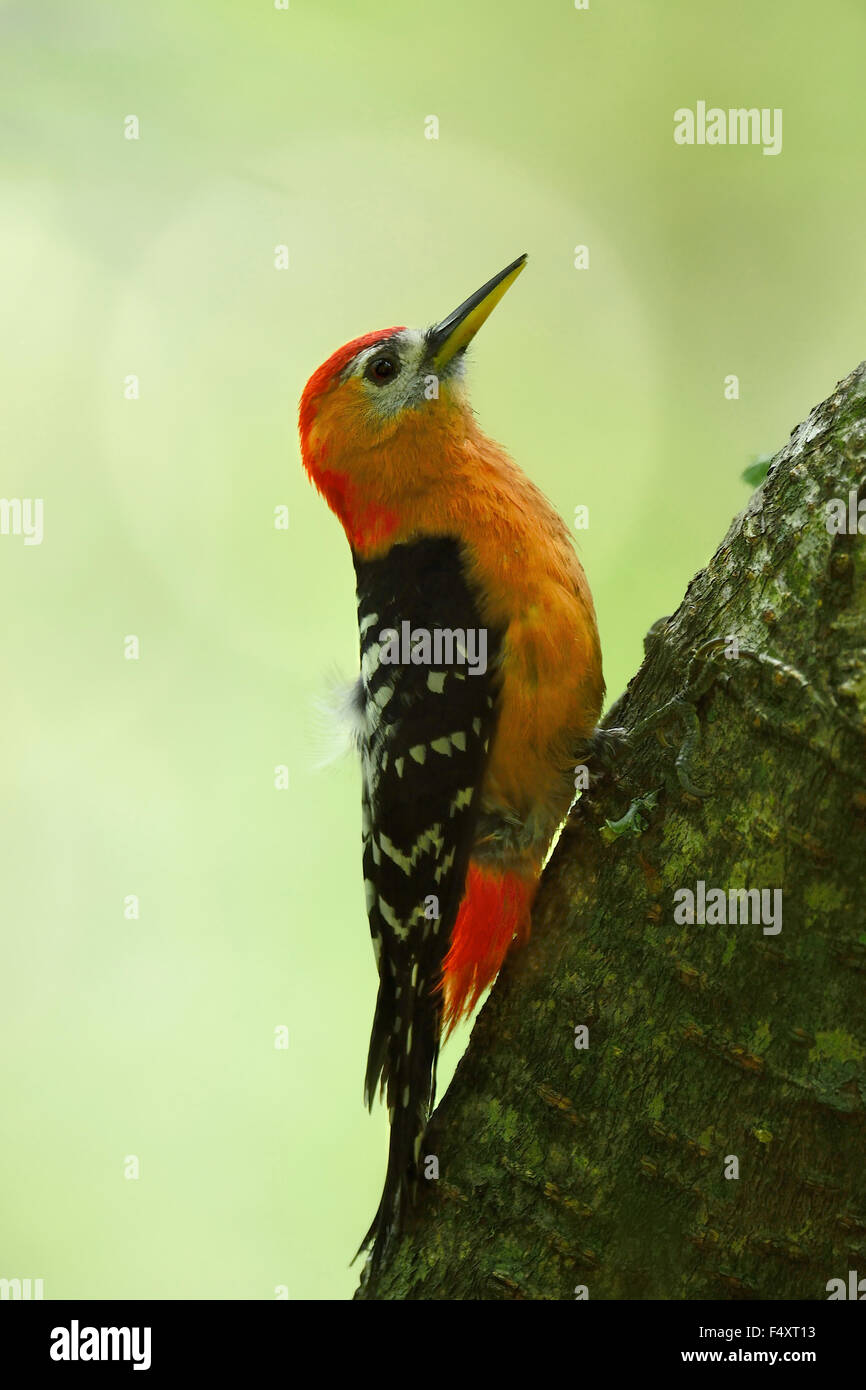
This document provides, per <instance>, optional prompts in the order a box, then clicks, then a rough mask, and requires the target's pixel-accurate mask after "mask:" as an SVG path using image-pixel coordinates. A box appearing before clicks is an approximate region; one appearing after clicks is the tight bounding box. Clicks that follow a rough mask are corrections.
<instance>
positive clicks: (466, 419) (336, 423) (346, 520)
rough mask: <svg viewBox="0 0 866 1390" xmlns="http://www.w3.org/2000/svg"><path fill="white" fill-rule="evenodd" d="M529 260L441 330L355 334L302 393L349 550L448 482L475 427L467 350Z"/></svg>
mask: <svg viewBox="0 0 866 1390" xmlns="http://www.w3.org/2000/svg"><path fill="white" fill-rule="evenodd" d="M525 264H526V256H525V255H523V256H520V257H518V259H517V260H516V261H513V262H512V263H511V265H508V266H506V267H505V269H504V270H502V271H500V272H499V274H498V275H494V277H493V279H492V280H488V281H487V283H486V284H484V285H482V286H481V289H480V290H477V291H476V292H475V294H473V295H470V297H469V298H468V299H466V300H464V302H463V303H462V304H461V305H460V306H459V307H458V308H457V309H455V310H454V312H453V313H451V314H449V315H448V317H447V318H445V319H443V320H442V322H441V323H437V324H436V325H435V326H434V327H433V328H428V329H427V330H426V331H424V330H420V329H413V328H386V329H382V330H380V331H379V332H376V333H367V334H365V335H364V336H363V337H362V338H355V339H354V340H353V341H352V342H350V343H346V344H345V346H344V347H341V348H339V349H338V351H337V352H335V353H333V354H332V355H331V356H330V357H329V358H328V360H327V361H326V362H324V363H323V364H322V366H321V367H319V368H318V370H317V371H315V372H314V373H313V375H312V376H311V377H310V380H309V381H308V382H307V385H306V386H305V388H304V393H303V395H302V397H301V406H300V414H299V426H300V436H301V457H302V459H303V463H304V468H305V469H306V471H307V473H308V474H309V476H310V478H311V479H312V480H313V482H314V483H315V485H316V487H317V488H318V489H319V491H320V492H321V493H322V495H323V496H324V498H325V500H326V501H327V502H328V505H329V506H330V507H331V509H332V510H333V511H334V512H335V513H336V514H337V516H338V517H339V518H340V520H341V521H342V523H343V526H344V527H345V530H346V534H347V536H348V537H349V541H350V543H351V544H353V545H356V546H360V547H363V548H364V549H371V548H375V547H376V546H377V545H378V544H380V543H384V542H385V541H386V540H387V539H388V538H389V537H391V536H393V534H394V532H395V530H396V529H397V526H398V522H399V516H400V510H401V506H402V505H403V503H404V502H405V501H406V499H407V498H411V497H412V496H415V497H416V498H417V497H420V496H421V495H422V494H423V493H424V491H425V490H426V488H427V487H428V486H429V485H430V484H431V482H432V483H435V482H436V481H437V480H440V481H441V479H442V477H443V473H444V472H446V471H447V469H448V464H449V460H450V459H453V458H454V457H455V450H456V451H457V452H458V454H459V450H460V447H461V442H462V440H463V439H464V438H465V437H466V434H467V432H468V431H470V430H471V429H472V428H473V421H472V414H471V411H470V409H469V405H468V402H467V400H466V395H465V391H464V387H463V376H464V365H465V352H466V348H467V346H468V345H469V343H470V341H471V340H472V338H473V337H474V336H475V334H476V333H477V332H478V329H479V328H480V327H481V325H482V323H483V322H484V320H485V319H486V318H487V317H488V315H489V314H490V312H491V311H492V310H493V308H494V307H495V306H496V305H497V304H498V303H499V300H500V299H501V298H502V296H503V295H504V294H505V291H506V290H507V289H508V288H509V286H511V285H512V284H513V283H514V281H515V280H516V279H517V277H518V275H519V274H520V272H521V271H522V269H523V267H524V265H525Z"/></svg>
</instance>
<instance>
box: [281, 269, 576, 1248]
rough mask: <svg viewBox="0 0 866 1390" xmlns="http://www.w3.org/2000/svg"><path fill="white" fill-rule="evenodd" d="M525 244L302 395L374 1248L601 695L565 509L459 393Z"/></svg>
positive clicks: (515, 931) (406, 1199)
mask: <svg viewBox="0 0 866 1390" xmlns="http://www.w3.org/2000/svg"><path fill="white" fill-rule="evenodd" d="M525 264H526V256H525V255H522V256H520V257H518V259H517V260H516V261H513V262H512V264H511V265H508V266H506V267H505V269H504V270H502V271H501V272H500V273H499V274H498V275H495V276H494V277H493V278H492V279H491V280H488V281H487V283H486V284H484V285H482V287H481V289H479V290H478V291H477V292H476V293H475V294H473V295H471V296H470V297H469V298H468V299H467V300H465V301H464V302H463V303H462V304H461V305H460V306H459V307H458V308H457V309H455V310H454V312H453V313H451V314H449V315H448V317H447V318H445V319H443V320H442V321H441V322H440V323H438V324H436V325H435V326H434V327H433V328H429V329H427V330H426V331H420V330H415V329H410V328H405V327H396V328H385V329H381V330H379V331H378V332H374V333H367V334H365V335H364V336H363V337H360V338H355V339H354V340H353V341H352V342H349V343H347V344H346V345H345V346H344V347H342V348H340V349H339V350H338V351H337V352H335V353H334V354H333V355H332V356H331V357H329V358H328V360H327V361H326V362H325V363H324V364H323V365H322V366H321V367H319V369H318V370H317V371H316V372H314V373H313V375H312V377H311V378H310V380H309V381H308V383H307V385H306V387H305V389H304V392H303V395H302V398H301V404H300V412H299V432H300V440H301V456H302V461H303V465H304V468H305V470H306V472H307V474H308V475H309V477H310V479H311V480H312V482H313V483H314V484H315V486H316V488H317V489H318V490H319V492H320V493H321V494H322V496H323V497H324V498H325V501H326V502H327V503H328V505H329V506H330V508H331V509H332V511H333V512H334V513H335V514H336V516H337V517H338V518H339V520H340V521H341V523H342V525H343V528H344V530H345V532H346V536H347V538H348V541H349V545H350V547H351V551H352V558H353V561H354V566H355V575H356V581H357V601H358V630H359V636H360V668H361V669H360V676H359V677H358V680H357V683H356V684H355V685H354V686H353V688H352V692H351V697H350V712H351V717H352V721H353V730H354V738H355V742H356V744H357V748H358V751H359V754H360V762H361V770H362V838H363V871H364V885H365V891H366V900H367V914H368V917H369V924H370V932H371V936H372V941H373V948H374V953H375V957H376V964H377V967H378V976H379V985H378V996H377V1000H376V1011H375V1016H374V1020H373V1028H372V1033H371V1037H370V1048H369V1054H368V1060H367V1071H366V1081H365V1098H366V1102H367V1105H368V1107H370V1108H372V1104H373V1101H374V1099H375V1094H376V1090H377V1088H380V1089H381V1092H382V1093H383V1094H384V1095H385V1097H386V1100H387V1106H388V1111H389V1117H390V1123H391V1130H390V1143H389V1153H388V1167H387V1173H386V1178H385V1186H384V1190H383V1193H382V1199H381V1201H380V1204H379V1208H378V1211H377V1213H376V1216H375V1218H374V1220H373V1223H372V1225H371V1227H370V1230H369V1231H368V1232H367V1235H366V1237H365V1239H364V1241H363V1242H362V1244H361V1250H366V1249H369V1247H370V1245H371V1244H372V1246H373V1251H372V1258H373V1262H374V1267H377V1266H378V1263H379V1262H380V1260H381V1257H382V1255H383V1253H384V1251H385V1250H386V1249H387V1248H388V1246H389V1245H390V1243H391V1241H392V1240H393V1239H394V1238H395V1237H396V1236H397V1235H398V1234H399V1232H400V1231H401V1229H402V1228H403V1225H404V1221H405V1216H406V1213H407V1209H408V1206H409V1204H410V1203H411V1200H412V1196H413V1194H414V1190H415V1186H416V1182H417V1177H418V1164H419V1157H420V1148H421V1143H422V1139H423V1135H424V1130H425V1128H426V1124H427V1120H428V1117H429V1114H430V1111H431V1109H432V1106H433V1102H434V1097H435V1078H436V1062H437V1058H438V1053H439V1046H440V1042H441V1040H442V1038H443V1035H445V1036H447V1034H448V1032H450V1030H451V1029H452V1028H453V1027H454V1025H455V1023H456V1022H457V1020H458V1019H460V1018H461V1017H464V1016H466V1015H468V1014H469V1013H470V1012H471V1010H472V1009H473V1008H474V1006H475V1004H476V1003H477V1002H478V1000H479V998H480V996H481V994H482V993H483V991H484V990H485V989H486V987H487V986H488V985H490V984H492V982H493V981H494V980H495V978H496V975H497V973H498V971H499V969H500V966H501V965H502V962H503V960H504V958H505V955H506V953H507V952H508V950H509V948H510V947H511V945H512V943H522V942H525V941H526V940H527V938H528V936H529V930H530V913H531V908H532V902H533V898H534V895H535V891H536V887H537V884H538V879H539V875H540V873H541V868H542V865H543V863H544V860H545V857H546V855H547V852H548V850H549V848H550V845H551V842H552V840H553V838H554V836H555V834H556V832H557V830H558V828H559V826H560V825H561V823H562V821H563V819H564V817H565V815H566V813H567V811H568V808H569V805H570V803H571V801H572V799H573V797H574V768H575V762H576V760H577V756H578V750H579V749H580V748H581V747H583V746H585V744H586V743H587V741H588V740H589V739H591V736H592V734H593V731H594V729H595V727H596V724H597V721H598V717H599V713H600V710H601V705H602V700H603V696H604V681H603V677H602V667H601V651H600V646H599V639H598V631H597V627H596V618H595V611H594V608H593V602H592V597H591V594H590V591H589V586H588V584H587V581H586V577H585V575H584V572H583V568H582V566H581V564H580V562H579V560H578V558H577V555H576V554H575V551H574V547H573V545H572V540H571V537H570V534H569V532H568V529H567V527H566V525H565V523H564V522H563V521H562V519H561V518H560V517H559V515H558V514H557V512H556V511H555V510H554V508H553V507H552V505H551V504H550V503H549V502H548V501H547V499H546V498H545V497H544V495H543V494H542V493H541V492H540V491H539V489H538V488H537V487H536V486H535V484H534V483H532V482H531V481H530V480H529V478H528V477H526V475H525V474H524V473H522V472H521V471H520V469H519V468H518V467H517V466H516V464H514V463H513V462H512V460H511V459H510V458H509V457H508V455H507V454H506V453H505V451H504V450H503V449H502V448H501V447H500V446H499V445H498V444H496V443H495V442H494V441H493V440H492V439H490V438H488V437H487V436H486V435H485V434H483V433H482V431H481V430H480V429H479V427H478V425H477V423H476V420H475V416H474V414H473V412H472V409H471V407H470V405H469V401H468V399H467V394H466V387H465V364H466V349H467V347H468V345H469V343H470V341H471V340H472V338H473V337H474V335H475V333H476V332H477V331H478V329H479V328H480V327H481V325H482V323H484V321H485V319H486V318H487V317H488V315H489V314H490V312H491V310H492V309H493V308H494V306H495V305H496V304H497V303H498V302H499V300H500V299H501V298H502V296H503V295H504V294H505V292H506V291H507V290H508V289H509V287H510V286H511V285H512V284H513V283H514V281H515V280H516V279H517V277H518V275H519V274H520V273H521V271H522V270H523V268H524V266H525ZM437 635H438V640H437ZM359 1253H360V1251H359Z"/></svg>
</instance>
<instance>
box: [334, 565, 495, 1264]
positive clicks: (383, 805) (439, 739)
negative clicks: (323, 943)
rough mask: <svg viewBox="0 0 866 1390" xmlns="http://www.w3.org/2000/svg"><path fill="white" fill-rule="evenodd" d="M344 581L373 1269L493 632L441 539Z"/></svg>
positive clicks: (484, 724) (489, 694) (428, 1010)
mask: <svg viewBox="0 0 866 1390" xmlns="http://www.w3.org/2000/svg"><path fill="white" fill-rule="evenodd" d="M355 570H356V574H357V581H358V623H359V630H360V635H361V679H360V682H359V686H358V702H359V706H360V710H359V712H360V713H361V715H362V724H363V733H362V735H361V739H360V745H361V757H362V765H363V814H364V826H363V835H364V859H363V862H364V880H365V889H366V893H367V911H368V915H369V919H370V932H371V935H372V938H373V946H374V950H375V952H376V959H377V964H378V968H379V994H378V998H377V1001H376V1014H375V1018H374V1021H373V1030H372V1034H371V1037H370V1051H369V1056H368V1060H367V1076H366V1085H365V1094H366V1099H367V1103H368V1105H372V1102H373V1098H374V1096H375V1092H376V1088H377V1085H378V1084H379V1082H380V1080H381V1084H382V1088H383V1090H384V1091H385V1093H386V1096H387V1103H388V1108H389V1113H390V1119H391V1139H390V1148H389V1156H388V1172H387V1176H386V1180H385V1188H384V1191H383V1194H382V1200H381V1202H380V1205H379V1210H378V1211H377V1213H376V1217H375V1219H374V1221H373V1224H372V1226H371V1228H370V1231H369V1232H368V1234H367V1237H366V1239H365V1241H364V1243H363V1245H362V1247H361V1248H362V1249H363V1248H364V1246H366V1245H367V1244H369V1241H370V1240H371V1239H373V1238H375V1239H376V1248H375V1251H374V1258H375V1259H377V1260H378V1259H379V1258H381V1254H382V1253H383V1250H384V1247H385V1245H386V1244H387V1241H388V1240H389V1239H390V1238H391V1236H392V1235H394V1234H395V1233H396V1232H398V1231H399V1229H400V1225H401V1220H402V1215H403V1212H404V1209H405V1201H406V1197H407V1195H408V1194H409V1193H410V1192H411V1190H412V1187H413V1181H414V1177H415V1175H416V1165H417V1161H418V1154H419V1149H420V1144H421V1139H422V1137H423V1134H424V1129H425V1127H426V1123H427V1118H428V1115H429V1113H430V1109H431V1107H432V1104H433V1098H434V1091H435V1075H436V1059H437V1055H438V1049H439V1036H440V1030H441V1015H442V995H441V990H440V989H439V985H440V980H441V971H442V962H443V960H444V957H445V954H446V953H447V950H448V947H449V944H450V938H451V931H452V928H453V926H454V921H455V918H456V916H457V911H458V908H459V906H460V900H461V897H462V894H463V887H464V882H465V879H466V871H467V865H468V860H469V854H470V851H471V848H472V843H473V833H474V829H475V824H476V821H477V817H478V799H479V789H480V785H481V779H482V774H483V771H484V767H485V764H486V760H487V750H488V747H489V743H490V739H491V736H492V732H493V728H494V723H495V718H496V701H497V694H498V681H499V670H498V666H499V653H500V647H501V640H502V634H501V632H498V631H491V630H490V629H485V628H483V627H482V624H481V618H480V613H479V608H478V603H477V600H476V598H475V596H474V594H473V592H472V590H471V587H470V585H469V583H468V581H467V578H466V573H465V568H464V563H463V559H462V553H461V547H460V545H459V543H458V542H457V541H455V540H453V539H450V538H441V539H435V540H422V541H417V542H414V543H412V544H407V545H397V546H394V547H393V548H392V549H391V551H390V552H389V553H388V555H387V556H385V557H384V558H383V559H381V560H373V561H362V560H360V559H359V558H358V557H356V558H355ZM391 633H395V634H397V637H398V642H396V643H395V642H394V641H392V640H389V634H391ZM437 633H438V634H440V637H439V641H438V645H437V636H436V635H437ZM424 634H426V635H427V638H429V647H428V648H426V649H425V648H424V645H423V644H424ZM398 645H399V647H400V648H401V650H400V651H399V652H398V651H397V646H398ZM482 652H483V653H484V660H482ZM395 655H398V656H399V658H400V659H399V660H398V661H396V662H395V661H394V660H393V659H392V658H393V657H394V656H395ZM407 656H408V657H409V658H410V659H409V660H408V661H406V660H405V658H406V657H407ZM413 657H415V658H418V659H412V658H413ZM482 667H483V669H482Z"/></svg>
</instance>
